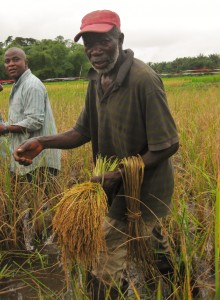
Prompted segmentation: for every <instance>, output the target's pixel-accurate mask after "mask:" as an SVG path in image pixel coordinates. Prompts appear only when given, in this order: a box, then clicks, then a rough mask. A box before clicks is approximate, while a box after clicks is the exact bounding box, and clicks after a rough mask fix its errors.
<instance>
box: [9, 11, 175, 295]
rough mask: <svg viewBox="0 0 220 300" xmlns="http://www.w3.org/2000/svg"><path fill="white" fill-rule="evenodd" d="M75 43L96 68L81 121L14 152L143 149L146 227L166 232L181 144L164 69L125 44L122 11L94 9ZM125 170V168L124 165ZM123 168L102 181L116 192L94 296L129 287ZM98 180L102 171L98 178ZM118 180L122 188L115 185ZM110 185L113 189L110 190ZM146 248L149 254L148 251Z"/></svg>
mask: <svg viewBox="0 0 220 300" xmlns="http://www.w3.org/2000/svg"><path fill="white" fill-rule="evenodd" d="M80 29H81V30H80V32H79V33H78V34H77V35H76V36H75V41H76V42H77V41H78V40H79V39H80V38H81V37H82V39H83V43H84V47H85V53H86V55H87V56H88V58H89V60H90V62H91V64H92V67H93V68H91V70H90V71H89V74H88V76H89V80H90V82H89V86H88V91H87V96H86V99H85V106H84V109H83V110H82V112H81V114H80V116H79V118H78V120H77V122H76V124H75V126H74V127H73V128H72V129H70V130H69V131H67V132H64V133H62V134H58V135H53V136H47V137H37V138H34V139H31V140H29V141H27V142H26V143H24V144H23V145H21V146H20V147H18V148H17V149H16V151H15V152H14V156H15V159H16V160H17V161H18V162H19V163H20V164H23V165H29V164H31V163H32V161H33V159H34V157H36V156H37V155H38V154H39V153H40V152H41V151H43V150H44V149H48V148H60V149H70V148H75V147H78V146H80V145H83V144H84V143H87V142H89V141H91V143H92V150H93V156H94V161H95V158H96V156H97V154H99V153H100V154H101V155H102V156H103V157H105V156H107V157H112V156H116V157H118V158H120V159H121V158H124V157H129V156H134V155H141V157H142V159H143V162H144V164H145V175H144V181H143V184H142V190H141V199H140V200H141V202H142V205H141V214H142V218H143V220H144V221H145V223H146V224H147V229H148V233H149V234H150V237H151V236H153V235H154V236H157V239H158V240H161V245H162V244H163V237H162V236H161V234H160V233H159V232H157V230H156V224H157V220H158V219H159V218H161V217H163V216H166V215H167V213H168V212H169V209H170V208H169V207H170V202H171V197H172V193H173V187H174V182H173V168H172V162H171V159H170V157H171V156H172V155H173V154H174V153H175V152H176V151H177V149H178V136H177V131H176V126H175V123H174V120H173V118H172V115H171V113H170V110H169V108H168V103H167V99H166V94H165V91H164V88H163V84H162V81H161V79H160V78H159V77H158V75H157V74H156V73H155V72H154V71H153V70H152V69H151V68H150V67H149V66H148V65H146V64H145V63H144V62H142V61H140V60H138V59H136V58H134V53H133V51H132V50H130V49H127V50H123V49H122V45H123V41H124V34H123V33H122V32H121V29H120V18H119V16H118V15H117V14H116V13H115V12H112V11H109V10H100V11H99V10H98V11H93V12H91V13H89V14H87V15H86V16H84V18H83V19H82V24H81V27H80ZM122 172H123V170H122ZM121 176H122V175H121V172H119V171H115V172H108V173H106V174H105V176H104V188H105V189H106V191H108V195H110V194H111V196H109V197H111V199H109V203H111V205H110V208H109V212H108V216H107V217H106V220H105V222H104V224H103V228H104V231H105V234H106V242H107V248H108V251H107V253H106V252H104V253H101V254H100V257H99V259H98V264H97V267H96V268H94V269H93V270H92V271H91V279H92V282H93V283H94V289H93V295H92V296H91V297H92V299H95V300H97V299H105V296H106V295H107V293H109V298H108V299H118V298H117V297H119V294H120V293H119V292H118V290H117V288H118V287H120V290H121V293H123V292H124V290H125V287H126V280H125V272H124V271H125V268H126V247H127V246H126V239H127V237H126V234H123V232H125V233H126V232H127V209H126V201H125V199H124V198H123V197H121V196H120V195H122V194H123V187H122V186H123V184H122V178H121ZM91 180H92V181H100V182H101V178H99V177H96V178H92V179H91ZM115 187H117V188H116V189H115ZM109 191H112V193H109ZM146 255H147V254H146Z"/></svg>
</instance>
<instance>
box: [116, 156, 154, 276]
mask: <svg viewBox="0 0 220 300" xmlns="http://www.w3.org/2000/svg"><path fill="white" fill-rule="evenodd" d="M121 163H122V165H123V167H124V174H122V178H123V184H124V191H125V198H126V205H127V222H128V235H129V241H128V262H134V263H135V264H137V265H138V268H139V267H141V269H142V270H144V272H145V273H146V272H151V266H150V264H149V261H151V259H152V256H151V254H152V253H151V251H150V249H149V247H148V245H147V243H146V233H145V230H144V227H145V225H144V222H143V219H142V216H141V210H140V205H141V201H140V193H141V185H142V182H143V178H144V162H143V160H142V158H141V156H139V155H138V156H131V157H128V158H124V159H123V160H122V161H121Z"/></svg>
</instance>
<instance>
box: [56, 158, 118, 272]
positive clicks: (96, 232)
mask: <svg viewBox="0 0 220 300" xmlns="http://www.w3.org/2000/svg"><path fill="white" fill-rule="evenodd" d="M117 165H118V160H117V159H113V160H110V159H107V158H102V157H101V156H98V157H97V162H96V167H95V169H94V176H99V175H103V174H104V173H105V172H107V171H113V170H114V169H115V168H116V167H117ZM107 203H108V201H107V196H106V194H105V191H104V189H103V188H102V185H101V184H100V183H94V182H84V183H80V184H76V185H74V186H73V187H72V188H70V189H69V190H67V191H66V192H65V193H64V196H63V198H62V199H61V201H60V202H59V203H58V205H57V206H56V211H55V215H54V218H53V230H54V232H55V233H56V234H57V237H58V244H60V246H61V248H62V260H63V262H64V268H66V267H67V264H70V265H71V262H72V261H78V262H81V263H82V264H84V265H86V266H87V267H92V266H94V265H95V264H96V259H97V256H98V254H99V252H100V251H102V250H105V247H106V245H105V239H104V235H103V228H102V223H103V218H104V217H105V216H106V214H107V210H108V204H107Z"/></svg>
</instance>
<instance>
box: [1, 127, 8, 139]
mask: <svg viewBox="0 0 220 300" xmlns="http://www.w3.org/2000/svg"><path fill="white" fill-rule="evenodd" d="M6 133H8V131H7V126H5V124H0V136H1V135H5V134H6Z"/></svg>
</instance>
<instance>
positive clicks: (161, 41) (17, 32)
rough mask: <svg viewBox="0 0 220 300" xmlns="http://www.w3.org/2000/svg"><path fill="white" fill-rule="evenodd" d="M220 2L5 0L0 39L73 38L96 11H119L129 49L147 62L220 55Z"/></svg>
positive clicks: (1, 17)
mask: <svg viewBox="0 0 220 300" xmlns="http://www.w3.org/2000/svg"><path fill="white" fill-rule="evenodd" d="M219 8H220V2H219V0H209V1H208V0H193V1H192V0H185V1H177V0H167V1H164V0H154V1H151V2H149V1H146V0H137V1H135V2H134V1H132V2H131V1H125V0H124V1H123V0H111V1H109V0H102V1H100V0H93V1H90V0H83V1H76V0H62V1H58V0H38V1H30V0H20V1H15V0H11V1H10V6H9V3H7V2H6V1H3V2H2V3H1V9H0V41H2V42H4V41H5V39H6V38H7V37H8V36H10V35H11V36H13V37H14V38H15V37H17V36H20V37H32V38H35V39H43V38H51V39H54V38H55V37H57V36H58V35H62V36H64V38H65V39H73V37H74V36H75V34H76V33H77V32H78V30H79V27H80V23H81V19H82V17H83V16H84V15H85V14H86V13H88V12H90V11H92V10H96V9H111V10H114V11H116V12H117V13H118V14H119V16H120V18H121V23H122V31H123V32H124V33H125V43H124V46H125V48H131V49H133V50H134V52H135V56H136V57H138V58H140V59H142V60H144V61H145V62H148V61H152V62H159V61H170V60H174V59H175V58H177V57H185V56H197V55H198V54H200V53H203V54H204V55H208V54H212V53H219V52H220V50H219V49H220V36H219V35H220V22H219Z"/></svg>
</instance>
